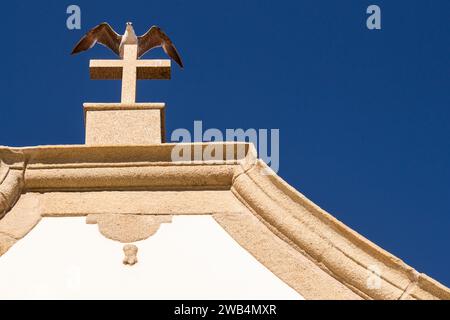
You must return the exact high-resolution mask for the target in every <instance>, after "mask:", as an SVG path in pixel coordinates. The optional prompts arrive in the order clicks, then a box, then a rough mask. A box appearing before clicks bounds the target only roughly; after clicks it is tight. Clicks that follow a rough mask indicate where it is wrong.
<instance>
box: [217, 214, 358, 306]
mask: <svg viewBox="0 0 450 320" xmlns="http://www.w3.org/2000/svg"><path fill="white" fill-rule="evenodd" d="M213 217H214V219H215V220H216V221H217V222H218V223H219V224H220V225H221V226H222V227H223V228H224V229H225V231H227V232H228V233H229V234H230V236H231V237H232V238H233V239H234V240H236V241H237V242H238V243H239V245H241V246H242V247H243V248H244V249H246V250H247V251H248V252H250V253H251V254H252V255H253V256H254V257H255V258H256V259H257V260H258V261H259V262H261V263H262V264H263V265H264V266H266V267H267V268H268V269H269V270H270V271H271V272H272V273H273V274H275V275H276V276H277V277H279V278H280V279H281V280H282V281H284V282H285V283H286V284H288V285H289V286H290V287H292V288H293V289H294V290H295V291H297V292H298V293H300V294H301V295H302V296H303V297H304V298H305V299H314V300H322V299H351V300H356V299H361V296H359V295H358V294H356V293H355V292H353V291H352V290H350V289H349V288H348V287H346V286H345V285H344V284H342V283H340V282H339V281H338V280H336V279H335V278H333V277H332V276H331V275H330V274H328V273H327V272H325V271H323V270H322V269H321V268H320V267H319V266H318V265H317V264H315V263H314V262H313V261H312V260H310V259H309V258H308V257H307V256H305V255H303V254H301V253H299V252H298V251H297V250H296V249H295V248H293V247H292V246H290V245H289V243H287V242H286V241H283V240H282V239H280V238H279V237H277V236H274V234H273V232H272V231H271V230H270V229H269V228H268V227H267V226H265V225H264V224H263V223H261V221H259V220H258V218H257V217H256V216H255V215H253V214H252V213H250V211H248V212H247V213H246V214H241V215H236V214H214V215H213Z"/></svg>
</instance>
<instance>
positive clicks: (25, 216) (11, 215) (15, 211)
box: [0, 194, 41, 255]
mask: <svg viewBox="0 0 450 320" xmlns="http://www.w3.org/2000/svg"><path fill="white" fill-rule="evenodd" d="M40 220H41V210H40V204H39V198H38V197H37V195H35V194H24V195H22V196H21V197H20V199H19V200H18V201H17V203H16V204H15V205H14V207H13V208H12V209H11V210H10V211H9V212H8V213H7V214H6V215H5V216H4V217H3V218H2V219H1V220H0V247H1V250H0V253H1V254H3V253H5V252H6V251H7V250H8V249H9V248H10V247H11V246H12V245H13V244H14V243H15V242H16V241H17V240H19V239H22V238H23V237H24V236H25V235H26V234H27V233H28V232H30V231H31V229H33V228H34V226H36V224H37V223H38V222H39V221H40ZM1 254H0V255H1Z"/></svg>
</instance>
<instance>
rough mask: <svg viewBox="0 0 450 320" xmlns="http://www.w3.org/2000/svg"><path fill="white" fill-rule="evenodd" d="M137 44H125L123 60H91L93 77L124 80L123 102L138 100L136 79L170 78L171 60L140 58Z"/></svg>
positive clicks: (91, 74)
mask: <svg viewBox="0 0 450 320" xmlns="http://www.w3.org/2000/svg"><path fill="white" fill-rule="evenodd" d="M137 52H138V48H137V45H136V44H126V45H124V56H123V59H122V60H91V61H90V64H89V69H90V76H91V79H96V80H98V79H100V80H110V79H113V80H115V79H119V80H120V79H121V80H122V97H121V103H128V104H129V103H135V102H136V80H144V79H170V60H167V59H164V60H138V58H137Z"/></svg>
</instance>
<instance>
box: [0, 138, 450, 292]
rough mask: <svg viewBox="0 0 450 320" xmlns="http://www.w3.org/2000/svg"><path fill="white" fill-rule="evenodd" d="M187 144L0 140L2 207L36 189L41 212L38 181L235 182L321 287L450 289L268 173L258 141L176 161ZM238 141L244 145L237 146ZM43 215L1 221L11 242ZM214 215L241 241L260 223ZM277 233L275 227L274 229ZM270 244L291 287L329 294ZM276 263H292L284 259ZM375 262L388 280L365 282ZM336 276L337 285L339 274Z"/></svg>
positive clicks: (267, 260) (62, 187)
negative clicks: (27, 144) (11, 144)
mask: <svg viewBox="0 0 450 320" xmlns="http://www.w3.org/2000/svg"><path fill="white" fill-rule="evenodd" d="M179 145H180V144H162V145H161V144H160V145H146V146H85V145H82V146H81V145H80V146H48V147H46V146H42V147H32V148H6V147H0V214H1V213H3V214H4V213H6V212H8V211H9V210H11V208H12V207H13V206H14V204H15V202H16V201H17V199H18V197H19V196H20V194H24V193H28V192H30V194H29V197H28V198H26V201H27V202H24V203H22V204H20V206H22V207H24V208H32V209H33V212H35V211H36V210H37V209H35V208H38V207H39V206H40V205H41V204H39V203H38V204H36V205H35V202H34V201H35V196H33V194H32V192H34V191H38V192H64V191H96V190H102V191H103V190H116V191H117V190H126V191H136V190H146V191H151V190H159V191H161V190H169V191H179V190H191V191H195V190H231V192H232V193H233V194H234V195H235V197H236V198H237V199H238V200H240V202H241V203H242V204H243V205H244V206H245V208H246V210H248V212H251V213H252V214H253V216H254V217H256V218H258V219H259V221H260V223H259V224H263V225H264V226H265V227H266V229H267V230H270V232H271V233H273V234H275V235H276V236H277V237H276V238H277V239H281V240H282V242H283V243H284V244H287V245H288V247H289V252H290V253H289V254H288V255H286V257H289V256H291V257H292V255H294V256H295V255H298V259H297V258H296V259H297V260H296V261H300V260H299V259H305V258H302V257H306V260H308V261H309V262H308V263H311V265H314V266H316V267H317V268H319V269H320V270H322V271H321V272H324V273H326V274H327V275H328V276H329V278H323V279H322V280H323V281H322V282H321V283H322V284H321V288H326V287H327V281H329V282H330V286H331V281H336V280H337V281H338V282H339V283H340V284H342V286H343V287H344V288H348V289H349V290H351V291H350V292H352V294H354V295H355V297H361V298H364V299H450V290H449V289H448V288H446V287H444V286H443V285H441V284H439V283H438V282H436V281H434V280H433V279H431V278H429V277H427V276H426V275H424V274H422V273H419V272H417V271H415V270H414V269H413V268H412V267H410V266H408V265H406V264H405V263H404V262H402V261H401V260H400V259H398V258H397V257H395V256H393V255H391V254H390V253H388V252H386V251H384V250H383V249H381V248H379V247H378V246H376V245H375V244H373V243H372V242H370V241H369V240H367V239H366V238H364V237H362V236H361V235H359V234H358V233H356V232H355V231H353V230H351V229H350V228H348V227H347V226H345V225H344V224H343V223H341V222H340V221H338V220H336V219H335V218H334V217H332V216H331V215H330V214H328V213H327V212H325V211H324V210H322V209H321V208H319V207H318V206H317V205H315V204H314V203H313V202H311V201H310V200H308V199H307V198H306V197H305V196H303V195H302V194H301V193H299V192H298V191H297V190H295V189H294V188H292V187H291V186H289V185H288V184H287V183H286V182H285V181H283V180H282V179H281V178H280V177H279V176H277V175H276V174H267V173H270V169H269V168H268V167H267V166H266V165H265V164H264V163H263V162H262V161H261V160H257V158H256V152H255V150H254V148H253V146H251V145H248V144H245V143H209V144H208V143H199V144H187V145H185V146H186V147H188V148H190V149H191V151H192V155H194V154H196V152H197V153H202V152H203V151H204V150H205V149H207V148H211V147H214V148H222V149H223V150H225V149H228V150H232V152H231V155H230V152H228V157H225V156H224V157H223V159H220V160H216V161H211V160H206V161H205V160H198V161H194V160H195V159H194V157H193V156H192V159H191V161H174V162H173V161H171V153H172V150H173V149H174V148H175V147H176V146H179ZM240 148H244V150H245V152H244V153H240V152H238V150H239V149H240ZM224 154H226V152H224ZM21 201H22V200H21ZM37 201H38V202H39V199H38V198H37ZM180 201H182V200H180ZM17 206H19V205H17ZM27 210H28V209H27ZM39 210H41V209H39ZM12 211H13V210H12ZM213 213H215V212H213ZM41 214H42V213H41ZM16 216H17V217H18V218H17V219H23V214H22V213H21V212H19V211H18V212H17V213H15V212H12V214H7V216H6V217H9V220H10V221H8V225H9V226H11V225H12V226H14V224H15V223H14V221H15V220H14V219H16V218H15V217H16ZM38 216H39V214H38V215H37V216H36V214H34V215H31V216H30V217H32V219H33V220H32V221H30V222H29V223H23V220H17V221H18V222H17V224H20V225H23V226H24V227H23V228H24V230H20V232H17V235H12V234H11V233H10V232H6V231H4V232H2V230H1V228H0V236H1V237H3V238H4V239H5V240H4V241H3V242H4V243H6V244H5V246H7V245H12V243H13V242H14V241H15V240H16V239H19V238H20V237H22V236H23V235H24V234H26V232H28V231H29V228H32V226H34V225H35V224H36V223H37V222H38V221H39V217H38ZM250 216H252V215H251V214H250ZM6 217H5V218H6ZM230 217H231V218H230ZM30 219H31V218H30ZM236 219H237V220H236ZM239 219H247V220H246V221H247V222H246V224H242V225H240V224H239V222H237V223H236V221H241V220H239ZM3 220H4V219H3ZM3 220H1V221H2V222H3ZM216 220H218V221H219V222H220V223H221V225H223V226H224V228H225V229H226V230H227V231H228V232H229V233H230V234H231V235H232V236H233V237H235V239H237V241H238V242H239V240H238V239H240V235H239V234H238V233H240V232H241V231H242V228H246V227H245V226H246V225H248V226H254V225H255V222H253V220H251V217H249V216H247V215H245V214H244V215H241V216H239V217H237V216H236V215H233V214H231V216H229V215H224V216H220V215H219V216H217V217H216ZM230 221H231V222H230ZM233 221H234V222H233ZM242 221H244V220H242ZM0 227H1V224H0ZM248 228H250V227H248ZM255 228H256V227H255ZM258 228H259V227H258ZM25 229H26V230H25ZM5 230H7V229H5ZM236 230H237V231H236ZM256 230H257V229H255V230H253V229H252V232H257V231H256ZM258 230H259V229H258ZM247 231H249V230H247ZM236 232H238V233H236ZM269 238H270V235H269V236H267V237H266V239H269ZM245 239H246V238H245V237H243V238H242V240H241V242H240V243H241V244H242V245H243V246H244V247H246V248H247V249H248V250H249V251H250V252H252V246H256V245H258V244H257V243H256V242H255V241H256V240H255V239H253V240H252V241H253V242H251V241H248V240H245ZM0 242H1V241H0ZM255 243H256V244H255ZM0 244H1V243H0ZM260 244H261V242H260ZM0 249H1V248H0ZM0 251H1V250H0ZM3 251H4V249H3ZM260 252H262V251H260ZM264 252H265V253H263V256H261V255H260V256H258V254H255V253H254V255H255V257H257V259H258V260H260V261H261V262H262V263H264V264H265V265H266V266H267V267H268V268H269V269H271V270H272V271H273V272H274V273H275V274H277V275H278V276H279V277H280V278H281V279H283V280H284V281H285V282H286V283H288V284H289V285H291V286H292V287H293V288H301V289H299V290H301V292H300V293H301V294H303V295H304V296H305V297H317V298H328V297H330V295H329V294H328V295H327V294H322V295H321V294H320V292H317V291H318V290H319V289H317V288H316V287H314V285H311V286H306V287H305V286H301V285H299V279H298V277H295V276H289V277H288V276H286V270H289V268H291V265H287V264H288V262H287V261H286V262H283V261H279V258H277V259H278V260H276V261H275V262H276V263H275V262H274V259H273V258H271V256H270V254H269V256H267V255H268V253H266V251H264ZM252 253H253V252H252ZM293 258H294V257H293ZM277 261H278V262H277ZM277 263H278V265H280V264H281V265H283V263H285V264H286V265H284V266H283V268H279V267H277ZM373 268H375V269H378V270H379V271H380V274H381V278H380V279H381V285H379V286H376V287H372V286H370V285H368V282H367V281H368V276H369V275H370V270H373ZM326 279H332V280H326ZM333 286H334V287H335V288H337V287H336V284H333ZM348 289H347V290H348ZM308 290H310V292H308ZM323 290H325V289H323ZM336 290H337V291H336V293H333V294H334V296H335V297H336V298H345V299H348V298H352V297H353V296H352V295H351V294H349V293H348V292H344V291H345V290H342V288H341V289H336Z"/></svg>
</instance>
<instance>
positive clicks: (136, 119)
mask: <svg viewBox="0 0 450 320" xmlns="http://www.w3.org/2000/svg"><path fill="white" fill-rule="evenodd" d="M83 106H84V117H85V125H86V144H88V145H140V144H157V143H162V142H165V125H164V108H165V104H164V103H85V104H84V105H83Z"/></svg>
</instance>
